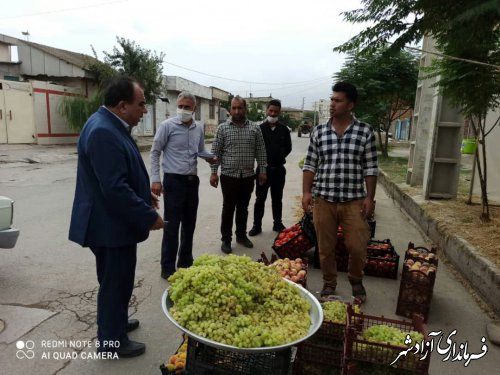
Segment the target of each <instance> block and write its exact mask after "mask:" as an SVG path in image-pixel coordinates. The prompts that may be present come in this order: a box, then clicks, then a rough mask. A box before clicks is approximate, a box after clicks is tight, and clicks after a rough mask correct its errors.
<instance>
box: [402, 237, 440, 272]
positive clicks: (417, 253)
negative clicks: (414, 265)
mask: <svg viewBox="0 0 500 375" xmlns="http://www.w3.org/2000/svg"><path fill="white" fill-rule="evenodd" d="M407 259H413V260H415V261H416V260H419V261H422V262H427V263H430V264H433V265H435V266H436V267H437V265H438V264H439V259H438V257H437V249H436V248H435V247H431V248H430V249H427V248H426V247H423V246H415V245H414V244H413V243H411V242H410V243H408V250H406V252H405V260H407Z"/></svg>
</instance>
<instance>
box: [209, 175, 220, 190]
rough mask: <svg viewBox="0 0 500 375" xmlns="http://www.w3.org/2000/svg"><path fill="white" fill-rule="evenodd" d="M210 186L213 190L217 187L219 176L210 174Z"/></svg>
mask: <svg viewBox="0 0 500 375" xmlns="http://www.w3.org/2000/svg"><path fill="white" fill-rule="evenodd" d="M210 185H212V186H213V187H214V188H217V186H219V176H218V175H217V173H212V174H211V175H210Z"/></svg>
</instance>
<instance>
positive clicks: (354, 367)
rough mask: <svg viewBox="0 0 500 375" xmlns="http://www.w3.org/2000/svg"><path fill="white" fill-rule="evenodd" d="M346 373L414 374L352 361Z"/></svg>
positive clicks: (367, 374)
mask: <svg viewBox="0 0 500 375" xmlns="http://www.w3.org/2000/svg"><path fill="white" fill-rule="evenodd" d="M346 373H347V374H349V375H409V374H413V373H414V372H413V371H411V370H405V369H400V368H394V367H388V366H386V365H379V364H376V363H369V362H358V361H350V362H349V363H348V364H347V368H346Z"/></svg>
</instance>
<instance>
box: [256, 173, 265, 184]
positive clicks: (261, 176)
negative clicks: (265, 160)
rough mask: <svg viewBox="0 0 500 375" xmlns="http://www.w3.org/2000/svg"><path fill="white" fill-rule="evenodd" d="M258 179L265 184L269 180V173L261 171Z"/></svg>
mask: <svg viewBox="0 0 500 375" xmlns="http://www.w3.org/2000/svg"><path fill="white" fill-rule="evenodd" d="M257 179H258V181H259V185H261V186H262V185H264V184H265V183H266V181H267V174H265V173H259V176H258V177H257Z"/></svg>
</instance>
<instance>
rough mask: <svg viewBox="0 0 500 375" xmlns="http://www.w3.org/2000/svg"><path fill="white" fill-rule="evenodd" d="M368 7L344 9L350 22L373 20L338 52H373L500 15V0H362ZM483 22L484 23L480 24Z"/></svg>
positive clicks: (345, 18) (393, 47) (398, 46)
mask: <svg viewBox="0 0 500 375" xmlns="http://www.w3.org/2000/svg"><path fill="white" fill-rule="evenodd" d="M361 3H362V4H363V5H364V7H363V8H360V9H355V10H352V11H348V12H342V13H341V14H342V15H343V17H344V20H345V21H347V22H349V23H366V22H369V23H373V25H372V26H368V27H367V28H365V29H364V30H363V31H361V32H360V33H359V34H358V35H356V36H354V37H353V38H351V39H350V40H349V41H347V42H346V43H344V44H341V45H340V46H337V47H335V48H334V51H337V52H354V51H360V52H361V53H373V52H375V51H377V50H378V49H380V48H382V47H385V46H387V45H388V43H390V42H392V43H391V45H390V47H389V50H390V51H391V52H392V51H398V50H401V49H402V48H403V47H404V46H406V45H408V44H411V43H415V42H419V41H420V40H421V39H422V38H423V37H424V35H432V36H433V37H435V38H439V37H440V36H441V35H442V34H443V33H445V32H446V30H447V29H448V28H449V27H454V26H456V25H457V24H459V23H461V22H468V23H474V22H476V21H477V19H478V18H480V17H483V16H485V15H491V16H496V17H499V16H500V7H499V6H498V0H439V1H436V0H362V2H361ZM478 26H481V25H478Z"/></svg>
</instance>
